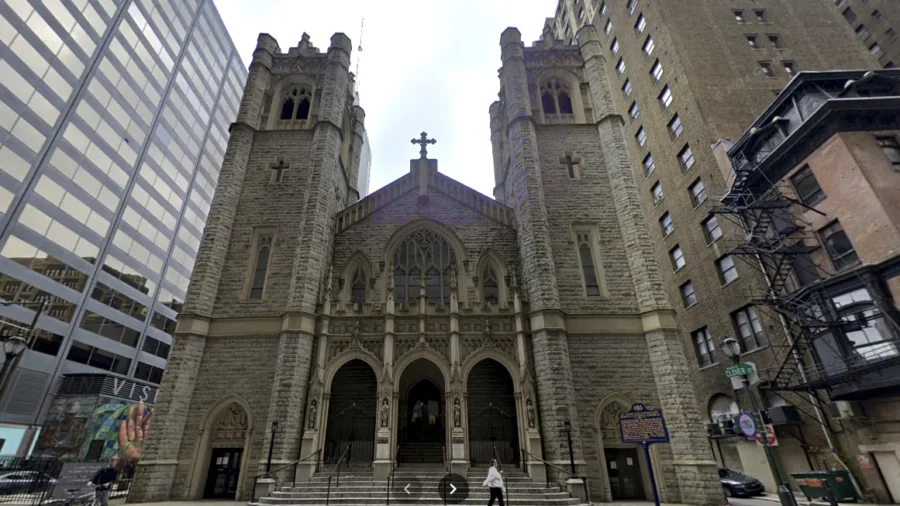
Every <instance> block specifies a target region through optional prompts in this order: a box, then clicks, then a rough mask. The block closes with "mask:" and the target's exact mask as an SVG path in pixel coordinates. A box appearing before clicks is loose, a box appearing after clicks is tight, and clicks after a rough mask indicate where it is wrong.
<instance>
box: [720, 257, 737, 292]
mask: <svg viewBox="0 0 900 506" xmlns="http://www.w3.org/2000/svg"><path fill="white" fill-rule="evenodd" d="M716 269H718V270H719V281H721V282H722V284H723V285H727V284H728V283H731V282H732V281H734V280H735V279H737V278H738V271H737V267H735V265H734V257H733V256H731V255H728V256H725V257H722V258H720V259H718V260H716Z"/></svg>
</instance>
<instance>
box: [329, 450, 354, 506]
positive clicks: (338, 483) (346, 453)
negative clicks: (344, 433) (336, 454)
mask: <svg viewBox="0 0 900 506" xmlns="http://www.w3.org/2000/svg"><path fill="white" fill-rule="evenodd" d="M351 451H353V443H350V444H348V445H347V449H346V450H344V453H343V454H341V456H340V458H338V461H337V464H335V466H334V467H333V468H332V469H333V471H332V472H331V474H330V475H328V490H327V491H326V492H325V506H328V503H329V502H330V501H331V479H332V478H334V477H335V475H337V480H336V482H335V485H334V488H338V487H340V486H341V464H343V462H344V459H347V458H349V457H350V452H351Z"/></svg>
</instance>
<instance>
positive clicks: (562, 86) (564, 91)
mask: <svg viewBox="0 0 900 506" xmlns="http://www.w3.org/2000/svg"><path fill="white" fill-rule="evenodd" d="M571 93H572V91H571V90H570V89H569V84H568V83H566V82H565V81H563V80H561V79H557V78H555V77H551V78H550V79H547V80H546V81H544V84H542V85H541V107H542V108H543V110H544V114H574V109H573V107H572V96H571Z"/></svg>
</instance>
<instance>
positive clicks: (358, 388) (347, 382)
mask: <svg viewBox="0 0 900 506" xmlns="http://www.w3.org/2000/svg"><path fill="white" fill-rule="evenodd" d="M376 391H377V386H376V378H375V371H373V370H372V368H371V367H370V366H369V364H367V363H365V362H363V361H362V360H351V361H349V362H347V363H346V364H344V365H343V366H341V368H340V369H338V371H337V374H335V376H334V380H333V381H332V383H331V399H330V401H329V405H328V421H327V424H326V427H327V429H326V434H325V448H324V456H323V458H324V460H325V462H326V463H333V462H337V461H338V460H339V459H340V458H341V457H344V462H348V461H349V462H351V463H361V464H370V463H371V462H372V458H373V456H374V452H375V410H376V407H377V406H376V405H377V397H378V395H377V393H376Z"/></svg>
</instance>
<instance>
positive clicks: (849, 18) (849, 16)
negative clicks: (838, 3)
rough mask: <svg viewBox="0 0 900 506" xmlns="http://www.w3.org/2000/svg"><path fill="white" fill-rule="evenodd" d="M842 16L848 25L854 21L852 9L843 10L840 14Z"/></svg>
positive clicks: (854, 15) (854, 14) (854, 16)
mask: <svg viewBox="0 0 900 506" xmlns="http://www.w3.org/2000/svg"><path fill="white" fill-rule="evenodd" d="M842 14H843V15H844V19H846V20H847V22H848V23H852V22H854V21H856V13H855V12H853V9H851V8H850V7H847V8H846V9H844V12H842Z"/></svg>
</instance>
